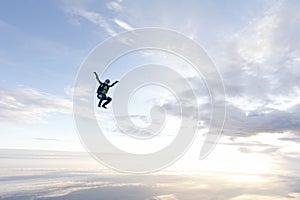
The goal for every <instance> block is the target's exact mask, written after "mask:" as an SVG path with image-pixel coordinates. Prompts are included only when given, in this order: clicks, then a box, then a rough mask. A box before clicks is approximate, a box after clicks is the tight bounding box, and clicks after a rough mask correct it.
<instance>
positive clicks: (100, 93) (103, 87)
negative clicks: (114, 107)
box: [97, 83, 112, 108]
mask: <svg viewBox="0 0 300 200" xmlns="http://www.w3.org/2000/svg"><path fill="white" fill-rule="evenodd" d="M109 87H110V86H109V85H108V84H106V83H101V84H100V85H99V87H98V89H97V97H98V99H100V101H99V104H98V107H101V104H102V101H103V100H106V102H105V103H104V104H103V105H102V107H104V108H105V106H106V105H107V104H109V103H110V102H111V100H112V98H110V97H109V96H107V95H106V94H107V92H108V90H109Z"/></svg>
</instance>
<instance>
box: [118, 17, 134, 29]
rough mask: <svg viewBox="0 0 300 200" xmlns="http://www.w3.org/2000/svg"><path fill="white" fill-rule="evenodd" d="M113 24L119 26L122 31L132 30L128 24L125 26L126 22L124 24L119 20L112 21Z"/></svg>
mask: <svg viewBox="0 0 300 200" xmlns="http://www.w3.org/2000/svg"><path fill="white" fill-rule="evenodd" d="M114 22H115V23H116V24H117V25H118V26H120V27H121V28H123V29H125V30H127V31H131V30H133V27H132V26H130V25H129V24H127V23H126V22H124V21H122V20H120V19H114Z"/></svg>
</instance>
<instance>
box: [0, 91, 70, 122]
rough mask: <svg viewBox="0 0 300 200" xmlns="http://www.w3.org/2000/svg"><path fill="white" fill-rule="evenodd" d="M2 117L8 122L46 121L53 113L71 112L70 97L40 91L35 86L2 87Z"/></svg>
mask: <svg viewBox="0 0 300 200" xmlns="http://www.w3.org/2000/svg"><path fill="white" fill-rule="evenodd" d="M0 94H1V95H0V111H1V112H0V119H1V122H2V123H3V122H7V123H17V122H19V123H36V122H44V120H43V119H44V117H46V116H47V115H48V114H51V113H59V114H70V113H71V112H72V109H71V107H72V103H71V101H70V100H69V99H65V98H63V97H59V96H54V95H51V94H46V93H42V92H39V91H37V90H35V89H33V88H26V87H17V88H14V89H4V88H0Z"/></svg>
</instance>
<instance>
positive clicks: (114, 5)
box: [106, 1, 122, 11]
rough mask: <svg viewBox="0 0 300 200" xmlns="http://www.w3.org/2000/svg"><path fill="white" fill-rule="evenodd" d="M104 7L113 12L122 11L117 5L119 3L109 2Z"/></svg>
mask: <svg viewBox="0 0 300 200" xmlns="http://www.w3.org/2000/svg"><path fill="white" fill-rule="evenodd" d="M106 7H107V8H108V9H110V10H114V11H121V10H122V6H121V5H120V4H119V2H116V1H111V2H109V3H107V4H106Z"/></svg>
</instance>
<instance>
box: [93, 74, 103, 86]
mask: <svg viewBox="0 0 300 200" xmlns="http://www.w3.org/2000/svg"><path fill="white" fill-rule="evenodd" d="M94 74H95V76H96V79H97V81H98V82H99V84H102V82H101V81H100V79H99V76H98V74H97V72H94Z"/></svg>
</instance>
